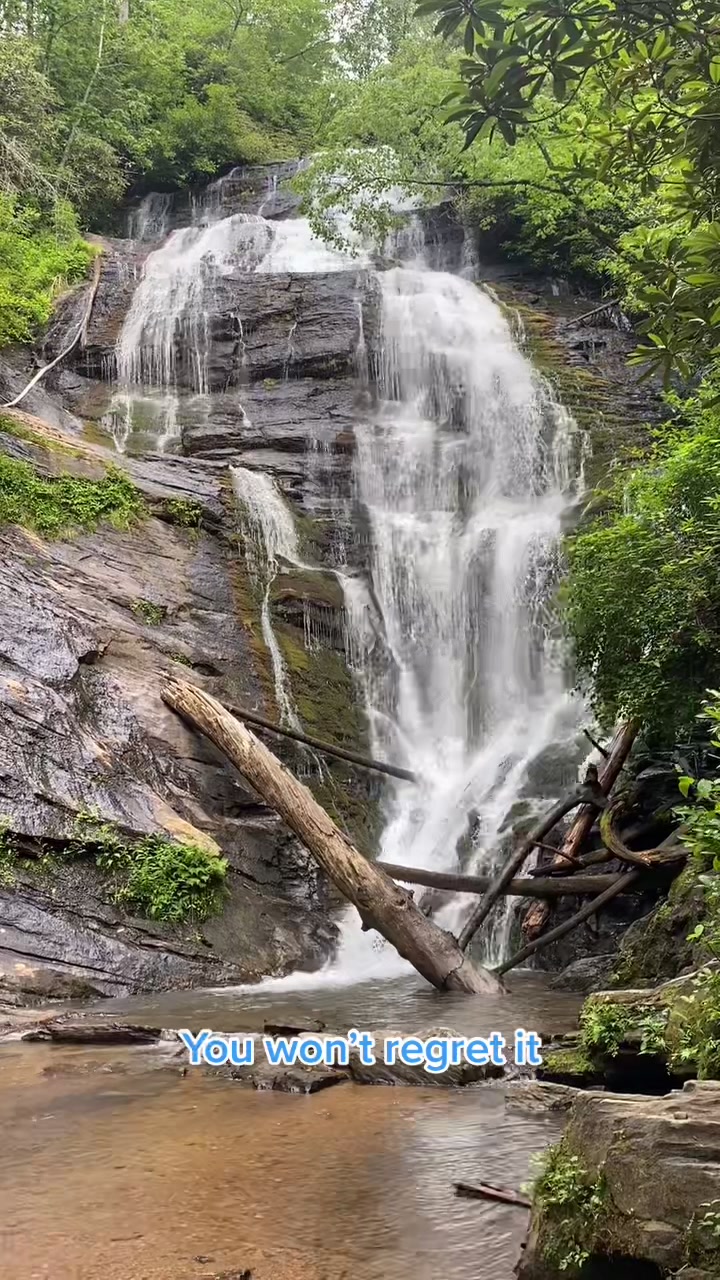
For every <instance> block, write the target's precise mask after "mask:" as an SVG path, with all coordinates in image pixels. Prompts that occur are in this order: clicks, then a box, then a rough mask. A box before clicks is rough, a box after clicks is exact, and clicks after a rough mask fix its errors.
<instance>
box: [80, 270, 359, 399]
mask: <svg viewBox="0 0 720 1280" xmlns="http://www.w3.org/2000/svg"><path fill="white" fill-rule="evenodd" d="M121 260H123V261H124V259H123V258H122V255H121ZM117 277H118V267H117V265H115V267H114V269H113V267H112V266H111V263H110V262H109V263H108V264H107V265H106V266H105V267H104V269H103V278H102V280H101V284H100V287H99V289H98V294H97V298H98V302H97V308H96V310H95V309H94V312H93V318H92V321H91V323H90V326H89V329H88V338H87V343H86V345H85V346H84V347H83V349H82V351H81V352H79V353H78V355H77V357H76V368H77V369H78V371H79V372H80V373H81V374H83V375H85V376H87V377H91V378H101V377H103V376H107V373H108V370H112V369H113V367H114V361H115V343H116V340H117V337H118V334H119V332H120V328H121V326H122V322H123V319H124V316H125V314H126V313H127V310H128V307H129V305H130V301H131V298H132V291H133V288H134V287H135V286H136V284H137V279H135V280H133V279H132V277H131V276H130V277H129V278H128V279H129V283H128V285H127V287H124V288H118V283H117ZM359 285H360V286H362V276H360V275H359V274H358V272H357V271H336V272H330V273H328V274H326V275H312V274H306V275H301V276H292V275H289V274H278V275H272V276H270V275H264V274H252V273H247V272H242V271H237V272H233V273H228V274H225V275H222V276H220V277H218V278H217V279H216V280H215V281H214V283H213V288H212V291H208V295H209V296H208V298H207V299H206V305H207V308H208V311H207V342H208V348H207V366H206V371H207V379H208V387H209V389H210V391H221V392H222V391H225V390H227V388H228V387H234V386H240V385H242V384H243V383H247V382H248V380H252V381H257V380H259V379H263V378H277V379H281V380H282V379H284V378H286V377H287V376H288V375H289V374H291V375H292V376H294V377H308V376H314V377H320V378H326V377H332V376H338V375H343V374H345V375H347V374H350V373H352V371H353V368H354V362H355V353H356V351H357V347H358V342H359V339H360V333H361V327H360V326H361V316H360V311H359V308H358V304H357V293H358V286H359ZM368 323H369V321H368ZM192 346H193V343H192V329H191V316H190V315H189V314H188V316H187V317H185V318H184V319H183V317H180V320H179V323H178V328H177V335H176V340H175V353H174V360H175V365H174V368H175V376H176V380H177V385H179V386H181V387H183V386H184V387H187V388H189V389H193V388H194V385H195V379H196V367H195V361H194V356H193V350H192Z"/></svg>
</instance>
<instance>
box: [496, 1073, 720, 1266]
mask: <svg viewBox="0 0 720 1280" xmlns="http://www.w3.org/2000/svg"><path fill="white" fill-rule="evenodd" d="M718 1152H720V1085H718V1084H715V1083H712V1084H697V1083H694V1082H693V1083H690V1084H687V1085H686V1086H685V1087H684V1089H683V1090H682V1091H679V1092H675V1093H672V1094H670V1095H669V1096H668V1097H664V1098H637V1099H633V1098H628V1097H618V1096H611V1095H608V1094H599V1093H585V1094H582V1093H581V1094H578V1095H577V1097H576V1098H575V1100H574V1102H573V1106H572V1110H571V1112H570V1121H569V1124H568V1128H567V1130H566V1133H565V1136H564V1137H563V1139H562V1142H561V1143H560V1144H559V1145H558V1146H556V1147H554V1148H552V1149H551V1151H550V1152H549V1153H548V1155H547V1156H546V1158H545V1162H544V1166H543V1168H542V1170H541V1172H540V1175H539V1177H538V1179H537V1181H536V1183H535V1187H534V1194H533V1223H532V1229H531V1233H530V1238H529V1241H528V1245H527V1248H526V1250H525V1253H524V1256H523V1259H522V1261H521V1263H520V1266H519V1269H518V1273H517V1274H518V1276H519V1280H555V1278H556V1277H557V1280H560V1277H580V1276H581V1277H587V1280H590V1277H591V1276H596V1275H605V1274H610V1272H609V1270H608V1268H609V1267H610V1265H611V1263H612V1266H613V1270H612V1274H613V1275H615V1274H616V1273H617V1274H620V1273H621V1272H622V1268H623V1267H624V1268H625V1274H627V1275H628V1276H630V1275H637V1276H638V1277H640V1276H643V1275H658V1276H670V1275H671V1274H673V1275H674V1274H676V1273H682V1275H683V1277H684V1276H685V1275H686V1274H687V1272H686V1271H685V1270H682V1271H681V1269H682V1268H685V1267H688V1268H689V1267H691V1266H694V1267H696V1268H697V1269H698V1276H699V1277H701V1278H702V1280H711V1277H717V1275H718V1264H719V1263H720V1247H719V1245H720V1212H718V1211H719V1210H720V1159H719V1158H718ZM598 1264H600V1266H598ZM616 1264H617V1266H618V1268H619V1270H618V1271H617V1272H616V1269H615V1267H616ZM633 1265H634V1269H633ZM603 1266H604V1268H605V1270H603V1269H602V1268H603Z"/></svg>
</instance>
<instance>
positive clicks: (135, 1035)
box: [20, 1020, 163, 1045]
mask: <svg viewBox="0 0 720 1280" xmlns="http://www.w3.org/2000/svg"><path fill="white" fill-rule="evenodd" d="M162 1036H163V1032H162V1030H161V1028H160V1027H139V1026H134V1025H133V1024H131V1023H124V1022H100V1021H97V1022H93V1021H84V1020H83V1021H77V1022H72V1021H66V1020H62V1021H57V1022H53V1021H48V1022H44V1023H43V1024H42V1025H41V1026H38V1027H34V1028H33V1029H32V1030H30V1031H25V1032H23V1034H22V1035H21V1037H20V1038H21V1040H45V1041H48V1040H49V1041H51V1042H52V1043H53V1044H101V1045H102V1044H157V1042H158V1041H159V1040H160V1039H162Z"/></svg>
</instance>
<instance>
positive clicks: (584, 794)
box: [459, 770, 605, 951]
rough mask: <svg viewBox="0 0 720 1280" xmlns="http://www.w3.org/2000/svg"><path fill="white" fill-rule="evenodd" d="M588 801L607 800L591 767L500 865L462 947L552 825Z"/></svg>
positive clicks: (466, 929)
mask: <svg viewBox="0 0 720 1280" xmlns="http://www.w3.org/2000/svg"><path fill="white" fill-rule="evenodd" d="M586 802H588V803H590V804H594V806H595V808H596V809H601V808H602V807H603V806H604V804H605V799H604V796H603V795H602V793H601V792H600V789H599V787H598V786H597V783H596V782H593V781H592V780H591V779H590V770H588V780H586V783H585V785H584V786H580V787H577V788H576V789H575V791H572V792H571V793H570V795H569V796H565V798H564V799H563V800H558V802H557V804H555V805H553V807H552V809H551V810H550V812H549V813H547V814H546V815H545V817H544V818H542V819H541V821H540V822H539V823H538V825H537V826H536V827H534V828H533V830H532V831H531V832H530V834H529V835H528V836H527V837H526V839H525V840H523V842H522V844H521V845H520V847H519V848H518V849H516V850H515V852H514V853H512V854H511V855H510V857H509V858H508V860H507V862H506V863H504V865H503V866H502V867H501V868H500V870H499V871H498V873H497V875H496V876H495V878H494V880H493V881H492V882H491V884H490V886H489V888H488V891H487V894H486V895H485V897H484V898H483V901H482V902H480V903H479V904H478V906H477V907H476V908H475V910H474V911H473V913H472V915H471V916H470V919H469V920H468V921H467V923H466V925H465V927H464V929H463V930H462V933H461V934H460V938H459V942H460V946H461V948H462V950H463V951H464V950H465V948H466V947H467V946H468V944H469V943H470V942H471V941H472V939H473V938H474V936H475V934H476V933H477V931H478V929H479V928H480V925H481V924H482V923H483V921H484V920H486V919H487V917H488V916H489V914H490V912H491V910H492V908H493V907H494V905H495V903H496V902H497V900H498V898H499V897H500V896H501V895H502V893H503V891H504V890H505V888H506V886H507V885H508V884H509V883H510V881H511V880H512V878H513V876H515V875H516V873H517V872H518V871H519V870H520V868H521V867H522V865H523V863H524V862H525V861H526V859H527V858H528V857H529V856H530V854H531V853H532V851H533V849H534V848H535V846H536V844H538V843H539V842H540V841H541V840H544V839H545V836H547V835H549V834H550V832H551V831H552V829H553V827H556V826H557V824H558V822H560V821H561V820H562V819H563V818H564V817H565V814H566V813H571V812H572V810H573V809H577V807H578V805H579V804H584V803H586Z"/></svg>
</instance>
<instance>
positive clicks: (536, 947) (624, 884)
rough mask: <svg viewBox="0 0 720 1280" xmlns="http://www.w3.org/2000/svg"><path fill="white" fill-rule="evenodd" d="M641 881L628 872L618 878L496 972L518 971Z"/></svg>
mask: <svg viewBox="0 0 720 1280" xmlns="http://www.w3.org/2000/svg"><path fill="white" fill-rule="evenodd" d="M639 879H640V872H639V871H636V870H633V871H626V872H625V874H624V875H622V876H618V877H617V879H616V880H615V883H614V884H613V885H611V887H610V888H609V889H606V890H605V892H604V893H601V894H599V896H598V897H597V898H593V900H592V902H586V904H585V906H584V907H581V908H580V910H579V911H577V912H576V913H575V915H574V916H571V917H570V919H569V920H565V921H564V922H563V923H562V924H559V925H557V927H556V928H555V929H551V930H550V931H549V933H543V934H542V935H541V937H539V938H535V939H534V941H533V942H528V943H527V945H526V946H524V947H521V949H520V951H516V952H515V955H514V956H511V957H510V959H509V960H506V961H505V962H504V963H503V964H500V965H498V967H497V969H496V970H495V972H496V973H497V974H503V973H509V971H510V970H511V969H516V968H517V966H518V965H519V964H522V962H523V960H527V959H529V957H530V956H532V955H534V954H535V952H536V951H540V950H541V949H542V948H543V947H548V946H549V945H550V943H551V942H557V941H558V940H559V939H560V938H564V937H565V935H566V934H567V933H572V931H573V929H577V927H578V925H581V924H583V923H584V922H585V920H589V919H590V917H591V916H594V915H595V914H596V913H597V912H598V911H600V910H602V908H603V907H604V906H607V904H608V902H612V900H613V898H617V897H618V895H619V894H621V893H627V891H628V889H631V888H632V887H633V886H634V885H635V884H636V883H637V881H638V880H639Z"/></svg>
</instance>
